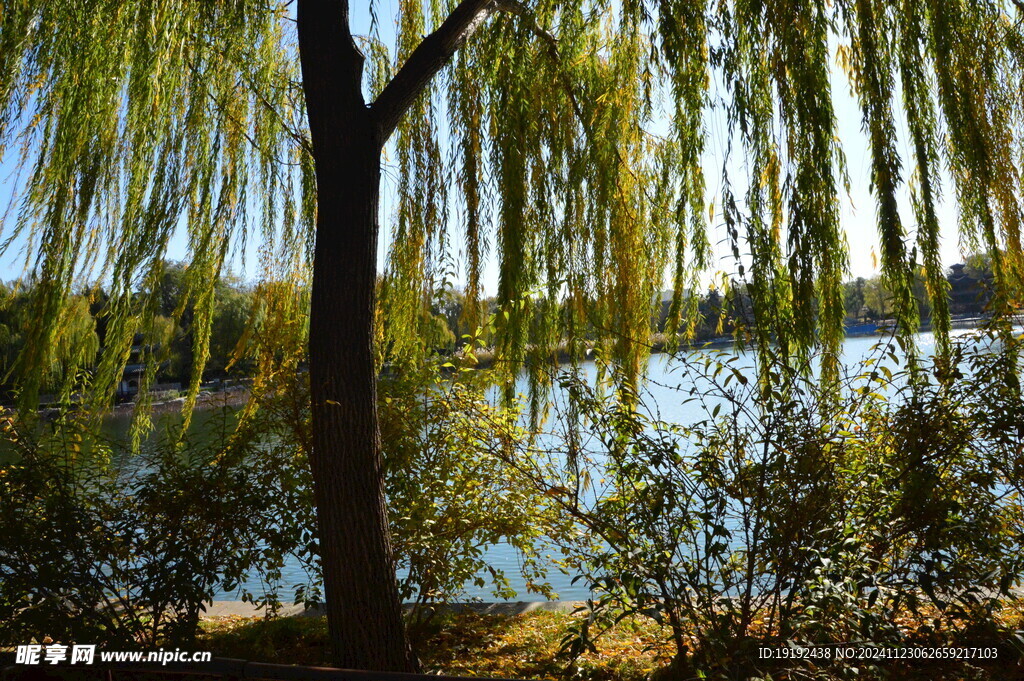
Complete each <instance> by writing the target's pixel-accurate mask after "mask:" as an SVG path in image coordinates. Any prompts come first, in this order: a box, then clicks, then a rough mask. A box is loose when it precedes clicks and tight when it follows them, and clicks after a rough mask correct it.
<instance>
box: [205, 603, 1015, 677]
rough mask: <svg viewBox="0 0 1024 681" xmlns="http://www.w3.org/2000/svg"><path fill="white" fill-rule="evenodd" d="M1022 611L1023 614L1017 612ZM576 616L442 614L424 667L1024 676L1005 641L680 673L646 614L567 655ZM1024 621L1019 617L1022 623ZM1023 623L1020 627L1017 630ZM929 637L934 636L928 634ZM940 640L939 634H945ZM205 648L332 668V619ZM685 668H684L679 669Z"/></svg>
mask: <svg viewBox="0 0 1024 681" xmlns="http://www.w3.org/2000/svg"><path fill="white" fill-rule="evenodd" d="M1014 614H1016V615H1017V616H1018V617H1019V616H1020V611H1019V610H1016V611H1015V612H1014ZM575 617H576V616H574V615H572V614H569V613H561V612H547V611H535V612H531V613H526V614H522V615H514V616H508V615H481V614H477V613H473V612H464V613H442V614H439V615H437V616H436V617H435V618H434V619H433V620H432V621H430V622H429V624H428V625H426V626H424V627H422V628H421V629H420V633H419V635H418V637H417V638H418V640H417V642H416V649H417V652H418V653H419V656H420V660H421V662H422V664H423V669H424V671H425V672H427V673H432V674H450V675H457V676H482V677H503V678H512V679H574V680H575V679H579V680H584V681H643V680H646V679H651V678H652V677H653V678H654V681H683V680H684V679H698V678H729V679H737V680H746V679H754V678H763V679H766V680H767V679H771V680H772V681H783V680H786V681H790V680H792V681H796V680H798V679H801V680H802V679H820V680H823V681H824V680H829V681H831V680H838V679H879V680H882V679H884V680H887V681H889V680H892V681H904V680H905V681H926V680H933V681H953V680H958V681H959V680H966V679H971V680H976V681H1003V680H1004V679H1005V680H1008V681H1009V680H1014V679H1024V667H1021V665H1020V662H1019V659H1020V658H1019V656H1017V655H1014V654H1013V652H1012V649H1010V648H1009V647H1008V646H1006V645H1003V646H1001V650H1000V657H999V659H998V660H995V661H991V660H985V661H983V660H967V661H953V660H948V661H925V660H914V661H906V660H904V661H882V662H877V663H870V662H864V661H859V662H858V661H847V662H845V663H843V664H842V665H837V664H833V663H828V662H825V663H819V664H814V663H812V662H802V663H791V662H790V663H774V664H771V663H764V664H763V665H762V664H758V665H757V669H748V670H747V671H745V672H737V671H736V670H732V671H731V672H730V671H726V672H725V675H719V672H722V671H723V670H708V671H709V673H708V674H707V676H706V677H705V676H698V675H696V674H695V673H694V672H693V671H692V670H688V671H686V672H685V673H682V674H677V673H673V670H672V669H670V668H668V665H669V662H670V660H671V656H672V653H673V649H672V647H671V646H670V645H669V644H667V643H666V641H667V635H668V632H667V631H666V630H664V629H663V628H662V627H660V626H659V625H657V624H656V623H654V622H653V621H651V620H650V619H647V618H642V617H636V618H627V619H625V620H623V621H622V622H621V623H619V624H618V625H617V626H616V627H615V628H613V629H612V630H610V631H609V632H608V633H607V634H606V635H605V636H603V637H602V638H601V639H600V640H599V642H598V644H597V650H596V652H593V651H592V652H588V653H586V654H584V655H582V656H581V657H579V658H577V659H576V660H569V659H567V658H565V657H563V656H560V655H559V650H560V648H561V643H562V640H563V638H564V637H565V635H566V632H567V630H568V628H569V626H570V625H571V624H572V623H573V622H574V620H575ZM1020 623H1021V621H1020V620H1019V619H1018V621H1017V624H1018V625H1019V624H1020ZM1017 628H1019V627H1017ZM926 638H927V637H926ZM936 642H937V641H936ZM200 644H201V645H200V649H205V650H211V651H213V653H214V655H217V656H223V657H237V658H243V659H247V660H254V661H261V662H273V663H278V664H299V665H314V666H330V654H329V641H328V634H327V623H326V620H325V619H324V618H323V617H285V618H279V619H271V620H265V619H258V618H242V617H230V618H219V619H211V620H206V621H204V622H203V624H202V634H201V638H200ZM676 671H680V670H676Z"/></svg>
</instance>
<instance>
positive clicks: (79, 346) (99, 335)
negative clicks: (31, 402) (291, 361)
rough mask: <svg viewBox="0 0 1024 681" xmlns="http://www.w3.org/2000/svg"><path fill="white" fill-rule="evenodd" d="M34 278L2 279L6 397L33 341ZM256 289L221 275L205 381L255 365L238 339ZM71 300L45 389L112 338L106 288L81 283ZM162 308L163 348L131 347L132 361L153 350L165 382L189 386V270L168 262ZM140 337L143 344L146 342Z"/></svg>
mask: <svg viewBox="0 0 1024 681" xmlns="http://www.w3.org/2000/svg"><path fill="white" fill-rule="evenodd" d="M33 293H34V282H33V281H31V280H16V281H13V282H8V283H2V282H0V371H2V375H0V395H2V399H3V400H4V401H5V402H10V401H11V400H12V398H13V394H12V391H13V389H14V385H15V383H16V377H17V375H18V371H19V366H18V365H19V358H20V357H21V355H22V350H23V349H24V348H25V347H26V344H28V343H31V342H32V338H31V337H30V334H29V333H28V332H27V329H28V328H29V321H30V319H29V316H30V315H31V310H32V305H31V302H32V297H33ZM254 293H255V291H254V288H253V287H252V286H250V285H248V284H246V283H245V282H244V281H242V279H241V278H239V277H237V276H234V275H231V274H228V275H223V276H221V278H220V280H219V281H218V282H217V285H216V289H215V292H214V296H215V303H214V316H213V328H212V333H211V338H210V359H209V361H208V362H207V363H206V367H205V368H204V370H203V380H206V381H208V380H213V379H218V378H227V377H232V376H245V375H247V374H249V373H250V372H251V370H252V366H251V361H250V360H249V359H248V358H247V357H246V356H245V355H244V353H243V352H241V350H242V349H243V348H241V347H240V346H239V342H240V341H241V340H242V339H243V337H244V335H245V330H246V327H247V325H248V323H249V320H250V319H251V316H252V311H253V304H254ZM71 299H72V304H71V305H69V306H68V308H67V312H65V319H64V320H62V324H61V326H60V332H59V333H58V334H57V336H56V343H55V345H54V347H53V348H52V349H51V353H50V357H51V362H50V366H49V367H48V369H47V372H46V377H45V379H44V385H43V391H44V392H47V391H51V390H56V389H57V387H58V386H59V385H60V383H61V379H62V378H63V377H65V376H66V374H67V372H68V371H72V370H78V371H81V370H83V368H84V370H86V371H88V370H90V369H93V368H95V366H96V362H97V360H98V358H99V356H100V353H101V351H102V349H103V347H104V346H105V342H106V336H107V314H106V311H107V305H108V303H109V300H110V298H109V295H108V294H107V292H106V291H105V290H104V288H103V286H102V285H99V286H95V287H92V288H83V289H81V290H79V291H78V292H76V293H75V294H73V295H72V296H71ZM158 300H159V303H158V304H159V309H158V310H157V313H156V319H157V327H158V329H159V331H158V333H157V334H156V335H157V336H159V337H160V338H161V339H162V342H160V343H158V344H157V345H158V346H159V347H150V346H147V347H146V348H145V350H147V351H148V352H147V353H143V352H141V351H138V350H137V348H139V347H140V346H135V348H133V357H132V358H131V359H130V360H129V364H131V363H132V362H134V361H136V360H137V359H139V360H141V359H143V357H141V356H140V357H135V356H134V355H136V354H138V355H143V354H148V355H149V356H151V357H158V358H159V359H160V369H159V371H158V375H157V380H158V381H159V382H160V383H181V384H182V385H183V386H185V385H187V384H188V382H189V380H190V379H191V377H192V371H193V364H194V362H193V334H192V325H193V306H192V305H191V304H190V303H189V301H187V300H185V267H184V265H182V264H181V263H176V262H171V263H167V265H166V266H165V268H164V272H163V275H162V277H161V281H160V284H159V295H158ZM141 342H142V340H141V336H139V337H137V343H141Z"/></svg>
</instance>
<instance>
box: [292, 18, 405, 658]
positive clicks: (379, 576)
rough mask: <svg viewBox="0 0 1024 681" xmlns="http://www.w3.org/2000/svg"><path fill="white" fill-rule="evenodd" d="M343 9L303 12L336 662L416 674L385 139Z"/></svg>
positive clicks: (326, 547) (316, 356) (319, 490)
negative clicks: (396, 428) (397, 448)
mask: <svg viewBox="0 0 1024 681" xmlns="http://www.w3.org/2000/svg"><path fill="white" fill-rule="evenodd" d="M345 9H346V7H345V4H344V3H337V2H330V1H328V0H319V1H317V0H314V1H312V2H304V3H300V6H299V46H300V54H301V61H302V74H303V87H304V90H305V95H306V106H307V111H308V116H309V124H310V134H311V138H312V142H313V157H314V161H315V165H316V180H317V219H316V246H315V251H314V259H313V292H312V306H311V309H310V328H309V379H310V389H311V396H312V410H313V451H312V452H311V455H310V464H311V468H312V472H313V484H314V488H315V495H316V503H317V517H318V521H319V532H320V555H321V561H322V564H323V576H324V589H325V596H326V605H327V619H328V623H329V628H330V636H331V643H332V645H333V648H334V651H333V655H334V659H335V662H336V663H337V664H338V665H340V666H342V667H346V668H352V669H371V670H377V671H405V672H408V671H416V667H417V665H416V662H415V659H414V658H413V656H412V653H411V650H410V647H409V645H408V642H407V638H406V634H405V628H404V625H403V622H402V610H401V603H400V602H399V598H398V589H397V585H396V583H395V572H394V561H393V557H392V553H391V542H390V533H389V531H388V522H387V513H386V508H385V497H384V487H383V479H384V477H383V472H382V469H381V466H382V463H381V454H380V435H379V432H378V427H377V394H376V379H377V377H376V372H375V370H374V357H373V323H374V322H373V320H374V306H375V297H376V293H375V290H376V277H377V233H378V202H379V195H380V153H381V147H382V142H381V140H380V139H379V137H380V135H379V132H378V128H377V126H376V125H375V124H374V123H373V119H372V117H371V115H370V112H369V109H368V108H367V107H366V106H365V105H364V103H363V98H362V93H361V87H360V81H361V76H362V55H361V54H359V52H358V50H357V49H356V48H355V45H354V44H352V42H351V37H350V35H349V34H348V28H347V23H348V18H347V16H346V12H344V11H342V10H345Z"/></svg>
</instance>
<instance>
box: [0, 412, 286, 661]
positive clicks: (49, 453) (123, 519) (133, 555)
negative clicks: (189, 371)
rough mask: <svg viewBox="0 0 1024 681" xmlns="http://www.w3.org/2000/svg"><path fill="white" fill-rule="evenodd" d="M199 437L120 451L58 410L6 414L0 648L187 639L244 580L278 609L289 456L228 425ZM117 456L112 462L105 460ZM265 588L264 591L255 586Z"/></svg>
mask: <svg viewBox="0 0 1024 681" xmlns="http://www.w3.org/2000/svg"><path fill="white" fill-rule="evenodd" d="M221 429H222V430H221V433H222V435H224V439H223V440H219V439H217V438H214V440H215V442H216V444H212V445H200V444H197V443H195V442H192V441H190V440H189V439H187V438H186V439H184V440H179V439H178V438H176V437H170V436H169V437H167V438H166V439H164V440H163V441H162V442H161V443H160V445H159V446H156V447H153V448H147V449H146V450H144V451H143V452H142V453H140V454H139V455H137V456H135V457H130V456H126V453H125V452H123V451H121V452H118V451H117V450H115V449H114V448H112V447H111V446H110V445H107V444H104V443H102V442H100V441H98V440H96V439H95V438H93V437H92V435H91V430H90V429H89V428H87V427H86V424H84V423H80V422H77V421H76V420H74V419H73V418H71V417H62V418H60V419H58V420H57V422H55V423H54V424H52V425H51V426H47V427H45V428H40V429H38V432H39V433H41V434H37V433H36V429H30V428H28V427H23V428H21V429H18V428H16V427H15V426H14V425H13V424H12V422H10V421H8V422H7V442H8V444H9V446H10V448H11V451H10V452H9V453H8V455H7V458H8V460H9V461H8V463H5V464H4V465H3V466H2V468H0V643H3V644H6V645H13V644H16V643H26V642H28V641H31V640H41V639H42V638H43V637H44V636H50V637H52V638H53V639H54V640H59V641H68V640H78V641H89V642H94V641H95V642H107V643H114V642H116V643H118V644H119V645H153V644H156V643H165V642H186V641H188V640H190V639H191V638H192V637H193V636H194V634H195V631H196V626H197V623H198V618H199V615H200V614H201V612H202V611H203V610H204V609H205V603H207V602H209V601H211V600H212V598H213V595H214V594H215V593H216V592H217V591H218V590H220V589H224V590H229V591H230V590H234V589H235V588H238V587H239V585H240V583H241V580H242V579H243V577H244V576H245V575H247V574H256V575H258V576H259V577H260V578H261V582H262V584H261V587H269V588H268V589H264V588H259V589H253V588H251V587H249V588H246V589H244V590H243V592H244V593H243V595H244V597H245V598H246V599H247V600H256V601H257V602H259V601H260V600H261V599H263V598H269V600H270V601H271V605H273V604H274V603H276V590H275V588H274V587H275V586H276V582H277V581H279V578H280V567H281V565H282V563H283V560H284V555H285V554H286V553H287V552H289V551H294V550H295V547H296V546H297V545H298V544H299V540H300V538H301V535H300V528H299V527H298V526H297V524H296V523H295V522H292V521H291V518H290V509H291V508H295V507H296V506H297V497H298V496H300V494H301V493H300V492H299V491H298V490H296V489H294V488H289V486H288V485H287V484H286V483H287V481H288V480H289V477H290V475H289V474H288V471H289V470H291V471H294V466H295V464H296V462H295V461H294V460H292V459H290V458H289V457H288V455H287V452H286V451H285V450H284V449H283V448H279V447H266V446H262V445H261V444H260V443H259V442H258V441H254V440H251V439H248V438H246V437H245V435H246V434H245V433H244V432H241V431H240V432H239V433H235V435H234V436H233V437H230V438H229V437H227V435H228V434H229V433H230V432H231V431H230V425H229V423H228V417H227V416H225V419H224V420H223V421H222V422H221ZM115 455H116V458H115ZM265 592H266V593H265Z"/></svg>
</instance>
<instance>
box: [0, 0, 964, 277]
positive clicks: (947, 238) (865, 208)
mask: <svg viewBox="0 0 1024 681" xmlns="http://www.w3.org/2000/svg"><path fill="white" fill-rule="evenodd" d="M352 9H353V16H352V24H353V32H354V33H357V34H365V33H367V32H368V31H369V24H370V20H369V14H368V11H367V4H366V3H363V2H354V3H352ZM396 9H397V3H396V2H395V1H394V0H380V1H379V2H378V15H379V17H380V19H381V21H382V22H384V25H382V26H381V34H382V37H384V38H385V39H388V38H389V36H391V35H393V32H394V29H393V26H392V25H391V24H390V23H389V22H391V21H392V19H393V18H394V17H395V16H396V15H395V11H396ZM712 94H714V93H712ZM833 96H834V101H835V104H836V114H837V119H838V134H839V138H840V139H841V140H842V141H843V146H844V149H845V151H846V157H847V169H848V172H849V176H850V183H851V187H850V194H849V196H846V195H844V196H843V197H842V198H843V207H842V224H843V227H844V229H845V230H846V234H847V241H848V243H849V256H850V276H851V277H856V276H864V277H869V276H872V275H874V274H877V272H878V269H877V266H876V265H875V261H874V259H873V256H872V253H873V252H875V253H877V244H878V236H877V228H876V226H875V200H874V198H873V197H872V196H871V195H870V193H869V191H868V187H869V184H870V172H871V166H870V163H871V159H870V154H869V152H868V146H867V138H866V136H865V135H864V133H863V132H862V130H861V113H860V109H859V107H858V105H857V103H856V101H855V100H854V98H853V97H852V96H851V95H850V93H849V86H848V84H847V81H846V77H845V75H843V74H841V73H840V72H839V70H838V67H836V68H834V70H833ZM705 125H706V134H707V152H706V154H705V162H704V167H705V169H706V170H707V184H708V187H707V188H708V200H709V201H711V200H714V199H716V198H717V196H718V194H719V189H720V185H721V177H720V169H721V167H722V159H723V158H724V150H725V147H726V142H727V140H726V131H725V125H724V119H723V116H722V115H721V114H720V113H712V114H710V115H708V116H706V119H705ZM898 134H899V140H898V142H899V148H900V152H901V157H902V158H903V159H904V164H906V163H907V161H908V160H910V159H912V154H911V151H910V149H909V146H908V144H907V136H906V132H905V129H903V126H902V125H901V126H900V128H899V133H898ZM737 148H738V147H736V146H735V145H734V152H733V156H734V158H733V160H732V161H731V164H732V166H734V167H733V169H732V170H731V172H730V174H731V175H733V176H734V178H738V177H742V176H743V173H742V172H740V171H741V167H742V166H741V163H742V158H740V157H739V156H740V154H739V152H738V151H736V149H737ZM13 156H14V154H13V153H8V154H7V155H6V156H5V157H3V158H2V159H0V206H2V207H3V208H6V207H7V206H8V205H9V202H10V200H11V193H12V190H13V188H14V181H13V178H14V163H13V161H14V159H13ZM904 175H905V176H906V175H909V170H908V169H907V168H904ZM734 181H735V179H734ZM943 188H944V190H945V191H944V196H947V197H948V196H949V195H950V194H951V193H952V191H951V187H950V183H949V180H948V178H943ZM741 189H742V188H740V187H735V186H734V191H736V192H737V195H741V194H740V191H741ZM393 191H394V185H393V182H389V180H388V178H387V174H386V173H385V178H384V185H383V200H382V205H383V210H384V214H383V215H382V223H381V224H382V231H383V232H384V233H383V234H382V239H381V263H382V264H383V261H384V257H385V254H386V251H387V248H388V241H389V239H388V235H387V231H388V228H389V226H390V224H391V220H390V217H389V211H390V208H391V206H392V201H391V200H390V197H391V195H392V193H393ZM900 207H901V217H902V219H903V221H904V224H905V225H907V226H908V227H910V228H913V214H912V211H911V209H910V198H909V191H908V190H907V189H906V185H904V186H903V187H902V189H901V199H900ZM716 208H717V207H716ZM715 214H716V215H721V211H720V210H717V209H716V211H715ZM939 219H940V222H941V225H942V234H943V239H942V260H943V262H944V263H945V264H946V265H950V264H952V263H954V262H958V261H960V260H961V259H962V255H963V254H962V253H961V252H960V249H959V245H958V240H957V230H956V209H955V206H954V205H953V202H952V201H951V200H947V201H946V202H945V203H943V204H941V205H940V206H939ZM8 234H9V229H8V228H6V227H5V228H4V230H3V239H6V238H7V236H8ZM724 237H725V233H724V230H723V231H721V233H717V231H716V233H713V234H712V239H711V241H712V243H713V244H717V243H718V242H720V241H722V242H723V243H722V245H720V246H717V247H716V248H717V251H718V252H717V255H718V256H719V267H720V268H721V269H722V270H723V271H726V272H731V271H733V269H734V268H735V264H734V262H733V261H732V258H731V255H729V253H728V251H727V247H726V246H725V244H724ZM251 241H252V244H251V245H250V247H249V248H248V249H247V252H246V254H245V258H244V260H245V261H246V262H247V263H248V267H247V268H244V269H243V263H242V258H240V257H238V255H236V257H235V259H234V261H233V262H232V269H233V270H235V271H236V273H241V274H243V275H245V276H253V275H254V274H255V268H254V267H253V263H255V262H257V261H256V254H255V250H254V249H255V243H256V241H257V240H256V239H253V240H251ZM24 250H25V249H24V243H20V242H16V243H14V244H13V245H12V247H11V248H10V249H9V250H8V252H7V253H6V254H4V255H3V257H2V258H0V280H4V281H8V280H11V279H14V278H16V277H18V276H19V275H20V274H21V273H22V271H23V265H24V259H25V254H24ZM186 254H187V242H186V239H185V238H184V236H183V235H181V236H179V238H177V239H175V241H174V243H173V244H172V247H171V250H170V253H169V257H170V258H171V259H182V258H184V257H185V256H186ZM492 260H493V259H492ZM496 272H497V266H496V263H494V262H493V261H492V262H490V263H489V264H488V267H487V269H486V270H485V277H484V279H485V281H484V284H485V286H486V288H487V290H488V292H490V293H493V291H494V290H495V288H496V280H497V274H496ZM710 279H711V277H710V276H709V281H710Z"/></svg>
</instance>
